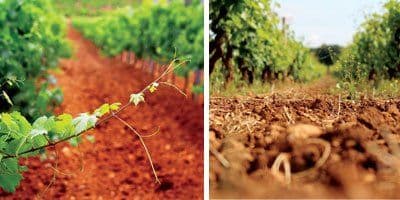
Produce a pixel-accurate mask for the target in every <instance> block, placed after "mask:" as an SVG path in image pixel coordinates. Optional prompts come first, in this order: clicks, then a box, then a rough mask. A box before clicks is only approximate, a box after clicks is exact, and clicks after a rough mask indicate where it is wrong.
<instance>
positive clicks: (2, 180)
mask: <svg viewBox="0 0 400 200" xmlns="http://www.w3.org/2000/svg"><path fill="white" fill-rule="evenodd" d="M203 11H204V3H203V1H200V0H174V1H170V0H157V1H156V0H96V1H86V0H85V1H80V0H30V1H27V0H2V1H1V0H0V199H202V198H203V192H204V191H203V190H204V184H203V180H204V179H203V172H204V167H203V165H204V164H203V162H204V161H203V160H204V155H203V144H204V139H203V132H204V127H203V120H204V112H203V107H204V100H203V88H204V86H203V75H204V73H203V68H204V23H203V19H204V14H203Z"/></svg>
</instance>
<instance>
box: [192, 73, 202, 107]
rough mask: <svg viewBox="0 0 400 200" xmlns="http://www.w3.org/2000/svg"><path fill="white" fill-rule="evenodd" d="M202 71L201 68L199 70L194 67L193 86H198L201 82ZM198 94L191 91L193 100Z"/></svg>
mask: <svg viewBox="0 0 400 200" xmlns="http://www.w3.org/2000/svg"><path fill="white" fill-rule="evenodd" d="M202 72H203V70H201V69H196V70H195V71H194V81H193V87H194V86H198V85H200V84H201V79H202ZM198 96H199V95H197V94H195V93H194V92H193V91H192V98H193V99H194V100H197V97H198Z"/></svg>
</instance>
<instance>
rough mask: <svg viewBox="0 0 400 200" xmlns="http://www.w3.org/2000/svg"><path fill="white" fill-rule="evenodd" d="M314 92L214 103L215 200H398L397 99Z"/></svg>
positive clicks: (212, 163)
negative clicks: (346, 97)
mask: <svg viewBox="0 0 400 200" xmlns="http://www.w3.org/2000/svg"><path fill="white" fill-rule="evenodd" d="M303 89H304V88H303ZM314 89H316V87H315V88H314ZM314 89H313V88H312V87H311V88H309V90H308V89H307V90H308V91H310V93H311V94H306V93H305V92H299V91H291V92H289V93H281V92H280V93H275V94H271V95H267V96H257V97H233V98H226V97H212V98H211V102H210V147H211V151H210V152H211V153H210V184H211V185H210V190H211V197H214V198H227V197H229V198H238V197H242V198H244V197H247V198H397V199H398V198H400V192H399V191H400V176H399V175H400V174H399V173H400V171H399V169H400V145H399V142H400V136H399V133H400V123H399V122H400V111H399V110H400V100H399V99H386V100H384V99H367V98H362V99H360V100H357V101H351V100H345V99H343V98H339V96H335V95H327V94H322V92H321V91H320V90H314ZM339 99H340V100H339ZM277 158H278V159H277ZM277 160H278V161H279V160H281V161H282V162H281V165H278V164H279V162H277V163H275V162H276V161H277ZM274 163H275V165H274ZM285 165H286V169H287V171H286V172H285ZM289 167H290V169H289Z"/></svg>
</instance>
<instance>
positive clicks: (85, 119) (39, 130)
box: [0, 59, 187, 191]
mask: <svg viewBox="0 0 400 200" xmlns="http://www.w3.org/2000/svg"><path fill="white" fill-rule="evenodd" d="M186 62H187V60H183V61H179V60H178V59H174V60H173V61H171V62H170V64H169V65H168V67H167V68H166V69H165V70H164V72H163V73H162V74H161V75H159V76H158V77H157V78H156V79H155V80H153V81H152V82H151V83H149V84H148V85H147V86H146V87H145V88H144V89H142V90H141V91H140V92H138V93H134V94H131V95H130V99H129V101H128V102H127V103H126V104H124V105H122V104H121V103H113V104H108V103H106V104H103V105H102V106H100V107H99V108H98V109H96V110H95V111H94V112H93V113H92V114H90V113H82V114H80V115H79V116H78V117H76V118H74V119H72V117H71V116H70V115H66V114H64V115H60V116H58V117H50V118H47V117H41V118H39V119H37V120H36V121H35V122H34V123H33V124H32V125H30V124H29V123H28V122H26V123H28V125H29V127H30V131H29V133H28V134H27V135H26V136H23V137H22V138H20V142H19V144H18V145H17V147H16V150H15V151H13V152H14V153H12V154H11V153H8V152H5V151H0V161H5V160H6V159H18V158H19V157H20V156H30V155H35V153H37V152H38V151H39V150H43V149H45V148H47V147H55V146H56V145H57V144H59V143H61V142H65V141H68V140H70V141H71V139H77V138H78V137H79V136H81V135H83V134H84V133H86V132H87V131H89V130H91V129H94V128H96V126H98V125H100V124H102V123H104V122H106V121H108V120H110V119H111V118H115V119H117V120H118V121H120V122H121V123H122V124H124V125H125V126H127V127H128V128H129V129H130V130H131V131H132V132H133V133H134V134H135V135H136V136H137V137H138V138H139V140H140V143H141V145H142V146H143V148H144V150H145V152H146V155H147V158H148V160H149V162H150V165H151V168H152V172H153V175H154V177H155V180H156V182H157V183H158V184H160V180H159V178H158V176H157V172H156V170H155V167H154V164H153V161H152V158H151V155H150V152H149V150H148V148H147V146H146V144H145V142H144V140H143V138H145V137H151V136H154V135H155V134H157V133H158V131H159V130H157V131H156V132H155V133H153V134H150V135H146V136H142V135H141V134H140V133H139V132H138V131H137V130H136V129H135V128H134V127H133V126H131V125H130V124H129V123H128V122H126V121H125V120H123V119H121V118H120V117H119V116H118V114H119V113H120V112H121V111H123V110H125V109H126V108H128V107H129V106H130V105H131V104H133V105H135V106H137V105H138V104H139V103H141V102H145V99H144V95H145V92H149V93H153V92H155V91H156V90H157V87H158V86H159V85H160V84H163V85H166V86H170V87H172V88H174V89H176V90H177V91H178V92H180V93H181V94H183V95H184V96H185V97H186V94H185V93H184V92H183V91H182V90H180V89H179V88H178V87H176V86H175V85H173V84H170V83H167V82H161V79H162V78H163V77H165V76H166V75H167V74H169V73H171V72H173V71H174V70H175V69H177V68H178V67H180V66H182V65H183V64H184V63H186ZM103 116H104V117H103ZM6 117H10V118H11V117H16V118H17V117H18V119H21V118H23V117H22V116H21V115H20V114H19V113H11V114H2V115H1V116H0V119H1V120H2V121H0V122H2V123H5V120H6ZM101 117H103V118H101ZM11 119H12V118H11ZM50 122H51V123H50ZM57 123H59V124H57ZM49 124H51V125H52V126H51V128H48V127H49V126H48V125H49ZM0 125H1V124H0ZM6 125H7V124H6ZM0 128H2V127H0ZM68 128H69V129H68ZM54 129H56V130H58V131H59V132H60V134H61V133H64V132H68V131H69V132H68V133H73V134H71V135H67V137H64V138H63V139H58V140H57V139H53V140H51V138H50V137H49V135H48V133H49V132H50V131H53V130H54ZM67 129H68V131H67ZM0 131H3V130H0ZM11 131H12V130H11V129H10V130H9V134H12V133H11ZM61 135H62V134H61ZM39 136H40V137H42V139H43V138H44V139H45V140H44V139H43V140H44V143H43V141H42V143H43V145H39V146H37V145H36V146H35V145H33V144H30V145H31V146H30V148H29V149H26V148H25V149H24V145H25V146H26V145H28V144H29V142H28V141H30V142H32V141H34V140H33V139H37V138H38V137H39ZM32 143H33V142H32ZM19 180H20V179H19ZM19 180H18V182H19ZM0 186H2V187H3V189H4V186H3V185H1V184H0ZM10 187H15V185H13V186H10ZM13 189H15V188H8V190H9V191H13Z"/></svg>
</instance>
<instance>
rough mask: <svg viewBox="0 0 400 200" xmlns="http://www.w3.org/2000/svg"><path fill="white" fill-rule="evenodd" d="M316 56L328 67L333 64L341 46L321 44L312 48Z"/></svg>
mask: <svg viewBox="0 0 400 200" xmlns="http://www.w3.org/2000/svg"><path fill="white" fill-rule="evenodd" d="M312 51H313V52H314V53H315V55H316V56H317V58H318V61H319V62H321V63H322V64H325V65H327V66H328V67H329V66H331V65H333V64H335V63H336V61H337V60H338V58H339V56H340V53H341V51H342V47H340V46H339V45H326V44H323V45H321V46H320V47H318V48H315V49H312Z"/></svg>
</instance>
